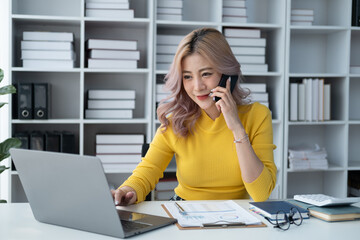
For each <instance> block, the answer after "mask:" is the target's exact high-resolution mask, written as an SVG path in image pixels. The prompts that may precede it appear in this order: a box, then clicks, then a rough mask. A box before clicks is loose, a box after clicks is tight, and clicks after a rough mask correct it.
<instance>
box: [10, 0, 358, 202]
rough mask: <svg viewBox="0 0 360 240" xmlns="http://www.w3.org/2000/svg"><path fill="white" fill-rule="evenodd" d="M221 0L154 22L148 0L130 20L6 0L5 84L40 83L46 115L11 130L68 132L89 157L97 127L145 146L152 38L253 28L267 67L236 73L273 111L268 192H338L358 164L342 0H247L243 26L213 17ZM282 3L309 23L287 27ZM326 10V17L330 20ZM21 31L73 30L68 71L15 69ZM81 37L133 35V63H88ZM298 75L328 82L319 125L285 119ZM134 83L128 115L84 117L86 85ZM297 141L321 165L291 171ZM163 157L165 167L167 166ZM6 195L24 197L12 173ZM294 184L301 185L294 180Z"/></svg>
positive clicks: (153, 3) (354, 84) (152, 123)
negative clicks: (140, 137)
mask: <svg viewBox="0 0 360 240" xmlns="http://www.w3.org/2000/svg"><path fill="white" fill-rule="evenodd" d="M222 4H223V1H222V0H197V1H192V0H183V15H182V21H167V20H157V17H156V16H157V0H130V8H133V9H134V10H135V18H134V19H131V20H124V19H107V18H89V17H86V16H84V12H85V7H84V6H85V0H66V1H59V0H51V1H49V0H12V1H11V0H10V9H11V10H10V11H11V14H10V26H9V27H10V28H9V29H10V40H9V42H10V51H11V54H10V58H9V60H10V63H11V66H10V73H11V76H10V79H11V82H13V83H16V82H19V81H20V82H32V81H36V82H49V83H50V84H51V91H52V97H51V109H52V113H51V115H50V119H49V120H43V121H41V120H18V119H13V120H11V121H10V123H9V126H10V129H11V132H13V133H14V132H17V131H23V130H29V129H30V130H42V131H44V130H50V131H51V130H68V131H72V132H74V133H75V135H76V149H77V153H79V154H81V155H95V150H94V147H95V135H96V134H97V133H137V134H144V135H145V136H146V142H150V141H151V139H152V137H153V136H154V134H155V131H156V129H157V127H158V126H159V121H158V120H157V118H156V101H155V96H156V79H157V76H159V75H164V74H166V72H167V71H166V70H158V69H157V64H156V48H157V47H156V46H157V42H156V41H157V40H156V36H157V34H176V35H186V34H188V33H189V32H190V31H192V30H193V29H196V28H199V27H204V26H207V27H214V28H216V29H218V30H220V31H222V30H223V28H224V27H242V28H257V29H261V35H262V36H261V37H263V38H266V63H267V64H268V66H269V71H268V72H244V73H243V74H244V76H245V82H247V83H266V85H267V92H268V93H269V98H270V99H269V104H270V109H271V111H272V116H273V132H274V144H275V145H276V146H277V148H276V150H275V152H274V159H275V163H276V165H277V167H278V172H277V187H276V189H275V191H274V193H273V195H272V198H281V197H292V194H294V193H303V192H304V193H308V192H309V193H315V192H320V193H327V194H332V195H335V196H346V195H347V188H346V187H347V175H348V171H352V170H360V159H359V157H358V156H359V154H360V152H359V148H358V146H359V144H360V142H359V137H358V136H359V135H360V111H359V110H358V107H357V103H358V102H359V101H360V98H359V96H358V92H359V91H360V84H359V83H360V74H350V73H349V66H350V64H354V65H356V64H357V65H360V57H359V56H360V54H359V53H360V47H359V44H358V43H359V41H360V30H359V29H358V28H356V27H351V0H346V1H343V0H332V1H330V0H316V1H312V0H251V1H250V0H248V1H247V2H246V4H247V16H248V21H247V23H235V22H223V21H222ZM291 7H296V8H313V9H314V12H315V19H314V23H313V26H292V25H290V10H291ZM330 16H331V17H330ZM25 30H43V31H71V32H74V34H75V51H76V62H75V66H76V67H75V68H74V69H69V70H58V69H50V70H49V69H46V70H45V69H25V68H23V67H22V66H21V61H20V50H19V49H20V48H19V44H20V40H21V38H22V32H23V31H25ZM88 38H113V39H126V40H134V39H135V40H137V41H138V50H139V51H140V61H139V64H138V69H131V70H128V69H121V68H118V69H88V68H87V63H86V54H85V41H86V39H88ZM304 77H322V78H325V82H329V83H331V84H332V99H331V100H332V103H333V104H332V115H331V118H332V120H331V121H327V122H290V121H289V120H288V119H289V117H288V116H289V111H288V109H289V106H288V105H289V104H288V97H289V90H288V89H289V83H290V82H291V81H294V80H295V79H301V78H304ZM94 88H103V89H106V88H109V89H110V88H111V89H116V88H121V89H129V90H130V89H136V108H135V110H134V118H133V119H119V120H106V119H105V120H94V119H85V118H84V112H85V109H86V101H87V96H86V92H87V90H88V89H94ZM302 141H310V142H314V143H315V142H316V143H319V144H320V145H322V146H324V147H326V149H327V150H328V153H329V162H330V168H329V169H328V170H326V171H291V170H289V169H288V168H287V151H288V148H289V146H290V147H291V146H293V145H295V144H297V143H300V142H302ZM175 170H176V166H175V165H174V163H172V164H171V165H170V166H169V167H168V169H167V171H170V172H173V171H175ZM130 174H131V173H129V172H108V173H107V177H108V180H109V182H110V183H112V184H114V185H118V184H120V183H121V182H122V181H124V180H125V179H126V178H127V177H128V176H129V175H130ZM9 175H10V177H9V182H10V184H9V186H10V187H9V198H10V199H9V200H10V201H11V202H22V201H25V200H26V198H25V195H24V193H23V190H22V187H21V184H20V181H19V177H18V175H17V173H16V172H14V171H12V172H11V174H9ZM299 183H301V184H299Z"/></svg>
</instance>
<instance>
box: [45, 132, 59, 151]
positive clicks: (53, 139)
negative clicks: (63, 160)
mask: <svg viewBox="0 0 360 240" xmlns="http://www.w3.org/2000/svg"><path fill="white" fill-rule="evenodd" d="M45 151H49V152H60V133H57V132H46V134H45Z"/></svg>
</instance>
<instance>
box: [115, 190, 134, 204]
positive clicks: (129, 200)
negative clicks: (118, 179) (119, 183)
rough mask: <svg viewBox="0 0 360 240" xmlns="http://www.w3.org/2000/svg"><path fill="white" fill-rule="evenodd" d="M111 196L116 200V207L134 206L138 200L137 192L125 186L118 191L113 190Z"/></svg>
mask: <svg viewBox="0 0 360 240" xmlns="http://www.w3.org/2000/svg"><path fill="white" fill-rule="evenodd" d="M111 194H112V196H113V198H114V202H115V205H116V206H126V205H131V204H134V203H135V202H136V199H137V196H136V192H135V190H134V189H133V188H131V187H128V186H123V187H121V188H118V189H116V190H111Z"/></svg>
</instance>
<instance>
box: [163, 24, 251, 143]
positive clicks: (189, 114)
mask: <svg viewBox="0 0 360 240" xmlns="http://www.w3.org/2000/svg"><path fill="white" fill-rule="evenodd" d="M195 53H197V54H200V55H201V56H203V57H205V58H206V59H207V60H208V61H209V62H210V64H211V65H212V66H213V67H214V68H215V71H217V72H219V73H222V74H226V75H238V76H239V79H238V81H239V82H241V81H242V78H243V77H242V74H241V70H240V64H239V62H238V61H237V60H236V58H235V56H234V54H233V53H232V51H231V48H230V46H229V44H228V42H227V41H226V39H225V37H224V36H223V35H222V34H221V32H219V31H218V30H216V29H214V28H200V29H196V30H194V31H192V32H191V33H189V34H188V35H186V36H185V37H184V38H183V40H182V41H181V42H180V44H179V46H178V48H177V51H176V54H175V57H174V60H173V62H172V64H171V67H170V70H169V72H168V73H167V74H166V76H165V79H164V80H165V88H166V89H167V90H169V91H170V92H171V94H170V96H169V97H168V98H166V99H164V100H163V101H162V102H160V104H159V107H158V109H157V114H158V118H159V120H160V122H161V124H162V125H161V128H162V130H163V131H165V130H166V129H167V127H168V126H169V125H170V121H169V119H168V116H169V114H171V122H172V128H173V130H174V132H175V134H177V135H178V136H180V137H186V136H188V134H189V133H191V132H192V131H193V127H194V125H195V122H196V120H197V119H198V118H199V117H200V115H201V109H200V107H199V106H198V105H197V104H196V103H195V102H194V101H193V100H192V99H191V98H190V97H189V96H188V95H187V93H186V91H185V89H184V87H183V83H182V67H181V64H182V61H183V59H184V58H185V57H187V56H189V55H192V54H195ZM219 80H220V79H219ZM248 94H249V92H247V91H245V90H244V89H242V88H240V86H239V84H237V87H235V89H234V91H233V92H232V95H233V98H234V100H235V102H236V103H237V104H238V105H244V104H247V101H246V100H245V98H246V97H247V95H248Z"/></svg>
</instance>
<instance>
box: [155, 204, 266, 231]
mask: <svg viewBox="0 0 360 240" xmlns="http://www.w3.org/2000/svg"><path fill="white" fill-rule="evenodd" d="M161 207H162V208H163V209H164V210H165V212H166V214H167V215H168V216H169V217H171V218H174V217H173V216H172V215H171V213H170V212H169V210H168V209H167V208H166V206H165V205H164V204H161ZM175 225H176V226H177V227H178V228H179V229H180V230H196V229H225V228H258V227H267V225H266V224H264V223H263V222H261V224H247V225H246V224H241V225H226V224H223V225H221V224H218V226H215V224H214V225H212V226H211V227H198V226H196V227H195V226H193V227H182V226H181V225H180V224H179V223H175Z"/></svg>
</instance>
